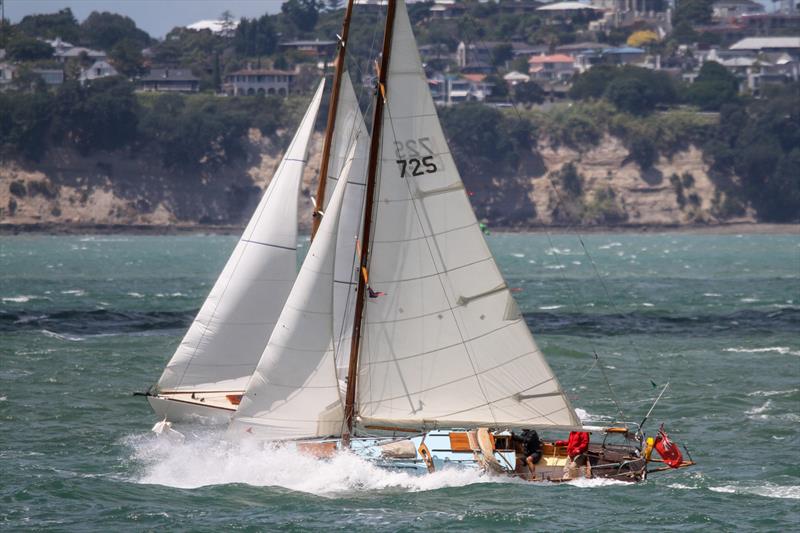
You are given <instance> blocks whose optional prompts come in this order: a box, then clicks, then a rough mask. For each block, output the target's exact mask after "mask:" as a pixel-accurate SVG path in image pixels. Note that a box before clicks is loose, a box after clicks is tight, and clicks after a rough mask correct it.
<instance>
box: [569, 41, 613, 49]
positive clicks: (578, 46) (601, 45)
mask: <svg viewBox="0 0 800 533" xmlns="http://www.w3.org/2000/svg"><path fill="white" fill-rule="evenodd" d="M607 46H608V45H607V44H605V43H596V42H594V41H584V42H582V43H572V44H562V45H559V46H556V50H558V51H564V52H572V51H575V50H594V49H596V48H606V47H607Z"/></svg>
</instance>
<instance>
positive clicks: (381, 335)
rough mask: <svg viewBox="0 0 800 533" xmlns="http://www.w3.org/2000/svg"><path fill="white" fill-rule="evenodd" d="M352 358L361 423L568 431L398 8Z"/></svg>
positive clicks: (565, 407)
mask: <svg viewBox="0 0 800 533" xmlns="http://www.w3.org/2000/svg"><path fill="white" fill-rule="evenodd" d="M385 92H386V97H387V107H386V108H385V112H384V116H383V120H384V126H383V132H384V133H383V139H382V143H381V160H380V169H379V170H380V172H379V179H378V183H377V188H376V194H375V206H376V207H375V211H374V226H373V236H374V237H373V240H372V243H371V248H370V255H369V285H370V287H371V288H372V289H373V290H374V291H375V293H377V294H379V293H381V292H382V293H385V294H384V295H382V296H378V297H377V298H367V303H366V307H365V314H364V318H363V325H362V331H363V333H362V335H363V337H362V343H361V350H360V354H359V373H358V385H357V388H356V391H357V414H358V417H359V421H358V423H359V426H358V427H360V428H361V429H362V430H364V429H366V430H367V431H368V430H369V429H370V427H371V426H372V427H375V426H381V427H386V426H401V427H409V428H416V429H430V428H433V427H443V428H447V427H474V426H489V427H553V428H555V427H560V428H566V427H575V426H579V425H580V424H579V421H578V419H577V417H576V416H575V413H574V411H573V409H572V407H571V406H570V404H569V401H568V400H567V398H566V396H565V395H564V393H563V392H562V390H561V387H560V385H559V383H558V381H557V379H556V377H555V376H554V374H553V372H552V371H551V369H550V368H549V366H548V364H547V362H546V361H545V360H544V358H543V356H542V354H541V352H540V351H539V349H538V347H537V346H536V344H535V343H534V340H533V338H532V336H531V334H530V331H529V330H528V328H527V326H526V324H525V321H524V320H523V318H522V316H521V314H520V312H519V310H518V308H517V305H516V303H515V301H514V299H513V297H512V296H511V294H510V292H509V290H508V287H507V286H506V284H505V281H504V280H503V277H502V275H501V274H500V271H499V270H498V267H497V265H496V264H495V261H494V258H493V257H492V254H491V252H490V251H489V248H488V247H487V245H486V243H485V241H484V239H483V235H482V232H481V230H480V229H479V227H478V223H477V220H476V218H475V215H474V213H473V211H472V208H471V206H470V204H469V200H468V198H467V194H466V192H465V190H464V185H463V183H462V181H461V178H460V176H459V173H458V171H457V169H456V167H455V164H454V162H453V158H452V156H451V154H450V152H449V149H448V146H447V143H446V141H445V138H444V134H443V132H442V129H441V125H440V123H439V120H438V118H437V114H436V109H435V107H434V104H433V100H432V98H431V95H430V92H429V89H428V85H427V81H426V77H425V73H424V71H423V69H422V66H421V63H420V59H419V54H418V52H417V48H416V43H415V41H414V37H413V34H412V31H411V25H410V23H409V18H408V13H407V11H406V8H405V5H404V2H402V1H398V6H397V14H396V18H395V23H394V37H393V41H392V49H391V55H390V66H389V73H388V86H387V87H386V88H385Z"/></svg>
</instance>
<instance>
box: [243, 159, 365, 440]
mask: <svg viewBox="0 0 800 533" xmlns="http://www.w3.org/2000/svg"><path fill="white" fill-rule="evenodd" d="M348 167H349V165H345V168H344V169H343V176H346V175H347V173H346V171H347V170H349V169H348ZM340 182H341V183H338V184H337V185H336V188H335V189H334V193H333V196H332V198H331V201H330V203H329V205H328V210H327V211H326V213H325V216H324V217H323V219H322V224H320V227H319V230H317V235H316V237H315V238H314V241H313V242H312V243H311V247H310V248H309V250H308V255H307V256H306V259H305V261H303V265H302V267H300V273H299V274H298V275H297V281H296V282H295V284H294V287H293V288H292V292H291V293H290V294H289V298H288V299H287V300H286V305H285V306H284V308H283V311H282V312H281V315H280V318H279V319H278V324H277V325H276V326H275V329H274V330H273V332H272V336H271V337H270V338H269V343H268V344H267V347H266V349H265V350H264V354H263V356H262V357H261V360H260V361H259V363H258V367H257V368H256V370H255V372H254V373H253V377H252V379H251V380H250V383H249V384H248V385H247V389H246V390H245V393H244V396H243V398H242V401H241V404H240V405H239V409H238V410H237V411H236V414H235V415H234V417H233V419H232V421H231V425H230V427H229V434H230V435H231V436H234V437H243V436H247V435H245V433H246V434H250V435H253V436H255V437H257V438H259V439H264V440H281V439H299V438H308V437H320V436H329V435H339V434H341V429H342V421H343V417H344V410H343V408H342V402H341V395H340V391H339V380H338V378H337V376H336V364H335V361H334V353H333V285H334V283H333V272H334V263H335V254H336V233H337V229H338V225H339V213H340V210H341V207H342V200H343V197H344V195H345V190H346V188H348V183H347V180H344V179H341V180H340Z"/></svg>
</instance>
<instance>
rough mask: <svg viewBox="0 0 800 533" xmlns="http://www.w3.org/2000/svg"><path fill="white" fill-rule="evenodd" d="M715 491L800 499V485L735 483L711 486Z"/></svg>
mask: <svg viewBox="0 0 800 533" xmlns="http://www.w3.org/2000/svg"><path fill="white" fill-rule="evenodd" d="M709 489H710V490H712V491H714V492H722V493H726V494H752V495H755V496H764V497H765V498H782V499H791V500H800V485H776V484H775V483H769V482H767V483H763V484H758V485H756V484H733V485H722V486H719V487H709Z"/></svg>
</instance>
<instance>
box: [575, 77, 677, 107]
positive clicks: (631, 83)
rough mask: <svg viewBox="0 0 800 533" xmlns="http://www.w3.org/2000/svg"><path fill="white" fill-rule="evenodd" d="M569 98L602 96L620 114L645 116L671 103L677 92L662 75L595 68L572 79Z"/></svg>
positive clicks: (673, 84)
mask: <svg viewBox="0 0 800 533" xmlns="http://www.w3.org/2000/svg"><path fill="white" fill-rule="evenodd" d="M570 96H571V97H572V98H575V99H578V100H586V99H590V98H595V99H596V98H600V97H604V98H606V99H607V100H608V101H610V102H612V103H613V104H614V105H615V106H617V108H618V109H620V110H622V111H626V112H628V113H632V114H634V115H645V114H647V113H650V112H651V111H654V110H655V108H656V106H657V105H668V104H672V103H674V102H675V101H676V100H677V91H676V88H675V83H674V82H673V81H672V79H671V78H670V77H669V75H668V74H666V73H664V72H657V71H653V70H650V69H645V68H639V67H632V66H623V67H615V66H610V65H598V66H596V67H593V68H592V69H590V70H588V71H586V72H584V73H583V74H581V75H579V76H578V77H577V78H576V79H575V82H574V84H573V85H572V88H571V89H570Z"/></svg>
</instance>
